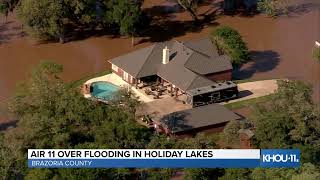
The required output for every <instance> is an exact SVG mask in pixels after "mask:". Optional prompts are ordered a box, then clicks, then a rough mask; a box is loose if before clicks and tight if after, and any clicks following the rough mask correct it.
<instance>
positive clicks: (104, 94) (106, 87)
mask: <svg viewBox="0 0 320 180" xmlns="http://www.w3.org/2000/svg"><path fill="white" fill-rule="evenodd" d="M91 87H92V91H91V95H92V96H94V97H96V98H98V99H103V100H111V99H112V96H113V94H114V93H115V92H117V91H118V90H119V87H118V86H116V85H113V84H111V83H108V82H103V81H100V82H94V83H92V84H91Z"/></svg>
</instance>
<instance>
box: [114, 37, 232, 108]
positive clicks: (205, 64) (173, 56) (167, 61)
mask: <svg viewBox="0 0 320 180" xmlns="http://www.w3.org/2000/svg"><path fill="white" fill-rule="evenodd" d="M109 62H110V63H111V65H112V66H111V67H112V71H113V73H115V74H117V75H118V76H119V77H121V78H122V79H123V80H124V81H126V82H127V83H129V84H131V85H133V86H136V87H137V86H138V84H140V83H145V82H146V83H148V82H155V81H157V82H161V83H167V84H169V86H170V89H171V92H175V94H176V95H178V94H187V95H188V100H187V101H188V103H189V104H193V105H194V106H197V105H198V104H199V103H198V104H197V103H194V99H199V97H201V98H200V99H201V100H202V99H203V98H202V97H203V96H204V94H206V95H205V98H206V97H210V98H211V100H210V102H211V103H212V102H214V100H215V99H231V98H235V97H236V96H237V93H238V90H237V86H236V84H234V83H233V82H231V81H230V80H231V78H232V64H231V61H230V58H229V57H228V56H227V55H219V53H218V50H217V48H216V46H215V45H214V44H213V43H212V42H211V40H210V39H209V38H204V39H199V40H193V41H187V42H179V41H168V42H163V43H156V44H154V45H151V46H149V47H146V48H143V49H139V50H137V51H133V52H131V53H128V54H126V55H123V56H119V57H116V58H114V59H112V60H110V61H109ZM226 81H228V82H226ZM224 89H227V91H225V93H224V95H221V94H220V93H218V94H212V93H213V92H215V91H221V90H224ZM195 96H197V97H195ZM222 96H224V97H223V98H222ZM200 104H201V103H200ZM206 104H207V102H206Z"/></svg>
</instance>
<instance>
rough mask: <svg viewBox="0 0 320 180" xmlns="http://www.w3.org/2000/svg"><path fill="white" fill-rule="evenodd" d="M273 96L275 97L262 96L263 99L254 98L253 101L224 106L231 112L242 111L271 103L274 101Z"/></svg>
mask: <svg viewBox="0 0 320 180" xmlns="http://www.w3.org/2000/svg"><path fill="white" fill-rule="evenodd" d="M272 96H273V94H270V95H267V96H262V97H258V98H252V99H248V100H243V101H238V102H234V103H229V104H225V105H224V106H225V107H227V108H228V109H231V110H232V109H240V108H243V107H248V106H252V105H256V104H259V103H263V102H267V101H270V100H271V99H272Z"/></svg>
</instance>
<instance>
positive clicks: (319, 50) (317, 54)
mask: <svg viewBox="0 0 320 180" xmlns="http://www.w3.org/2000/svg"><path fill="white" fill-rule="evenodd" d="M312 56H313V57H314V58H315V59H316V60H318V61H319V62H320V47H315V48H314V49H313V51H312Z"/></svg>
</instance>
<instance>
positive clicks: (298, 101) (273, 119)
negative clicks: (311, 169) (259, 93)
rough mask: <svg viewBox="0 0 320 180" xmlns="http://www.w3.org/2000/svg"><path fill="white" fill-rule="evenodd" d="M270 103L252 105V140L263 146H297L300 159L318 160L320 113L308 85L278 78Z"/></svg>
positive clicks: (305, 160)
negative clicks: (254, 106)
mask: <svg viewBox="0 0 320 180" xmlns="http://www.w3.org/2000/svg"><path fill="white" fill-rule="evenodd" d="M278 85H279V88H278V90H277V93H276V94H275V95H274V96H273V98H272V100H271V101H270V102H272V104H266V105H263V106H258V107H257V108H256V112H255V116H254V119H253V124H254V126H255V128H256V129H255V135H254V142H255V144H256V146H257V147H259V148H261V149H263V148H299V149H300V150H301V156H302V162H311V163H318V162H319V159H318V158H319V153H320V150H319V148H317V147H319V145H320V128H319V124H320V114H319V110H318V108H319V107H318V106H316V105H315V104H314V103H313V101H312V97H311V96H312V90H311V86H310V85H306V84H304V83H303V82H300V81H279V82H278Z"/></svg>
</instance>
